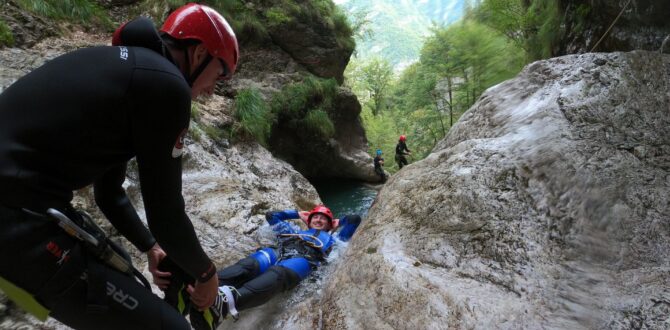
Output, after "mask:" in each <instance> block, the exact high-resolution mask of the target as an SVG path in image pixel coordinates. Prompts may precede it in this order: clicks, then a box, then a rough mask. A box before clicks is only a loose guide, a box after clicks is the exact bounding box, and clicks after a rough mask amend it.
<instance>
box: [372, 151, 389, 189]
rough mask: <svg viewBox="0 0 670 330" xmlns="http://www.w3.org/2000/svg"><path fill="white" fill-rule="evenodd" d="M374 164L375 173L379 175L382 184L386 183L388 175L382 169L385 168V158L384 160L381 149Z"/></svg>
mask: <svg viewBox="0 0 670 330" xmlns="http://www.w3.org/2000/svg"><path fill="white" fill-rule="evenodd" d="M374 164H375V173H377V175H379V177H380V178H381V181H382V182H386V173H385V172H384V168H382V166H384V158H382V150H381V149H377V156H375V159H374Z"/></svg>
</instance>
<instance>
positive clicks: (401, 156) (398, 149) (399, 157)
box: [395, 141, 410, 168]
mask: <svg viewBox="0 0 670 330" xmlns="http://www.w3.org/2000/svg"><path fill="white" fill-rule="evenodd" d="M409 152H410V150H409V149H408V148H407V145H406V144H405V141H398V144H396V146H395V161H396V163H398V167H399V168H402V167H403V166H405V165H407V164H408V163H407V158H405V155H407V154H408V153H409Z"/></svg>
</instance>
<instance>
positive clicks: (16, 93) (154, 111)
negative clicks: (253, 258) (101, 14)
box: [0, 46, 214, 329]
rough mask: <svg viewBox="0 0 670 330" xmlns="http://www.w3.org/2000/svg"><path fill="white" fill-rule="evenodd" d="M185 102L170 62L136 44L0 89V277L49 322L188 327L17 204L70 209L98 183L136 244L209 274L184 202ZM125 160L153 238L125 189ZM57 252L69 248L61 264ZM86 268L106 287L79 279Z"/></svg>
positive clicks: (185, 89) (196, 273)
mask: <svg viewBox="0 0 670 330" xmlns="http://www.w3.org/2000/svg"><path fill="white" fill-rule="evenodd" d="M190 102H191V101H190V88H189V86H188V84H187V82H186V81H185V79H184V77H183V75H182V74H181V72H180V71H179V70H178V69H177V67H176V66H175V65H174V64H173V63H171V62H170V61H169V60H168V59H166V58H165V57H163V56H162V55H161V54H159V53H157V52H155V51H152V50H149V49H147V48H141V47H110V46H103V47H93V48H87V49H81V50H77V51H74V52H71V53H68V54H66V55H63V56H60V57H58V58H55V59H53V60H52V61H50V62H48V63H46V64H45V65H43V66H42V67H40V68H38V69H36V70H34V71H33V72H31V73H29V74H27V75H26V76H24V77H22V78H21V79H19V80H18V81H16V82H15V83H14V84H13V85H12V86H10V87H9V88H8V89H6V90H5V91H4V92H3V93H2V94H0V251H3V258H0V276H2V277H4V278H5V279H7V280H9V281H11V282H13V283H14V284H16V285H18V286H20V287H22V288H23V289H25V290H27V291H28V292H30V293H32V294H34V295H36V297H37V299H38V300H39V301H40V302H41V303H42V304H43V305H45V307H47V308H48V309H50V310H51V311H52V314H51V315H52V316H53V317H55V318H56V319H58V320H60V321H61V322H63V323H65V324H67V325H69V326H71V327H74V328H95V329H103V328H109V329H130V328H138V329H160V328H177V329H181V328H188V324H187V323H186V322H185V320H184V318H183V317H181V316H180V315H179V314H178V313H176V312H175V311H174V310H173V309H172V308H170V306H169V305H167V304H165V303H164V302H163V301H162V300H161V299H160V298H158V297H157V296H155V295H153V294H151V292H149V291H148V290H146V289H145V288H143V287H141V286H140V285H139V284H138V283H137V282H136V281H134V280H133V279H131V278H129V277H127V276H125V275H122V274H120V273H118V272H116V271H115V270H112V269H111V268H109V267H107V266H104V265H102V264H100V265H98V263H99V261H97V260H93V259H91V258H88V257H86V255H87V253H86V251H84V250H83V249H82V248H81V247H80V244H78V243H77V242H76V241H75V240H74V239H72V238H71V237H69V236H67V235H66V234H65V233H64V232H63V231H62V230H61V229H60V228H58V227H57V226H56V225H55V223H54V222H52V221H49V220H47V219H46V218H42V217H40V216H37V215H35V214H31V213H29V212H26V211H25V210H22V209H27V210H30V211H32V212H36V213H44V212H45V210H46V209H47V208H57V209H61V210H63V209H66V208H68V205H69V203H70V200H71V199H72V191H73V190H76V189H80V188H82V187H85V186H87V185H90V184H94V187H95V188H94V189H95V199H96V203H97V204H98V205H99V207H100V209H101V210H102V211H103V213H104V214H105V215H106V216H107V217H108V219H109V220H110V221H111V222H112V224H113V225H114V226H115V227H116V228H117V229H118V230H119V232H120V233H121V234H123V235H124V236H125V237H127V238H128V239H129V240H130V241H131V242H132V243H133V244H134V245H135V246H136V247H137V248H138V249H140V250H141V251H146V250H148V249H149V248H150V247H151V246H152V245H153V244H154V243H155V240H154V237H155V239H156V240H157V241H158V242H159V244H160V246H161V247H162V248H163V249H164V250H165V251H166V253H167V254H168V255H169V256H170V257H171V258H172V259H173V260H174V261H175V262H177V263H178V264H179V265H180V266H181V268H183V269H184V270H186V272H188V273H189V274H190V275H191V276H193V277H195V278H200V279H204V277H203V276H204V274H205V273H209V274H213V270H214V268H213V264H212V262H211V261H210V259H209V258H208V257H207V255H206V254H205V253H204V251H203V250H202V248H201V246H200V244H199V242H198V239H197V237H196V234H195V231H194V228H193V225H192V224H191V222H190V220H189V218H188V217H187V215H186V213H185V211H184V200H183V197H182V195H181V171H182V168H181V157H180V156H181V153H180V152H181V147H182V144H181V142H182V141H183V140H182V139H183V134H184V133H185V132H186V130H187V128H188V124H189V116H190ZM133 157H136V158H137V164H138V168H139V179H140V183H141V189H142V197H143V201H144V207H145V210H146V215H147V220H148V225H149V228H150V230H151V233H149V231H147V229H146V228H145V227H144V226H143V224H142V223H141V221H140V219H139V217H138V216H137V214H136V213H135V210H134V208H133V206H132V205H131V203H130V201H129V200H128V197H127V196H126V193H125V191H124V189H123V188H122V186H121V184H122V183H123V181H124V178H125V167H126V162H127V161H128V160H130V159H131V158H133ZM152 234H153V235H152ZM50 243H53V244H50ZM47 245H49V246H51V249H47V248H46V246H47ZM54 246H56V247H58V249H54ZM54 250H55V251H69V255H68V258H67V259H65V258H61V257H60V256H61V254H60V253H58V254H54V252H53V251H54ZM8 251H12V253H9V252H8ZM56 256H59V257H58V258H56ZM61 259H65V260H61ZM100 266H101V267H100ZM91 268H97V270H98V271H97V272H92V271H90V270H91ZM101 269H102V271H100V270H101ZM82 271H85V272H86V273H87V275H85V276H88V277H91V276H92V274H93V273H95V274H98V275H96V276H101V277H102V281H101V282H100V281H91V280H90V279H89V280H86V281H84V280H81V279H80V277H81V273H82ZM85 276H84V277H85ZM56 278H58V281H57V282H56V281H55V279H56ZM91 282H99V283H102V285H103V290H102V292H105V291H106V294H107V295H106V297H103V298H104V299H102V300H103V301H102V304H101V306H103V307H102V308H98V310H99V311H100V310H102V312H96V313H94V312H92V310H93V309H92V308H90V307H91V305H92V304H90V302H91V301H96V302H98V303H99V302H101V299H100V297H91V292H93V291H92V290H91V288H90V287H91ZM98 289H99V288H98ZM117 292H122V293H123V294H122V295H118V294H116V293H117ZM87 293H88V295H89V296H88V297H87ZM103 296H105V295H104V294H103ZM119 297H126V298H124V299H123V300H122V299H120V298H119ZM128 297H129V298H128ZM117 298H118V299H117ZM121 300H122V301H121ZM87 302H89V304H88V305H87ZM129 302H137V304H135V303H130V304H129ZM135 305H136V306H135ZM129 306H130V307H133V306H134V307H135V308H134V309H131V308H129ZM87 307H88V309H87Z"/></svg>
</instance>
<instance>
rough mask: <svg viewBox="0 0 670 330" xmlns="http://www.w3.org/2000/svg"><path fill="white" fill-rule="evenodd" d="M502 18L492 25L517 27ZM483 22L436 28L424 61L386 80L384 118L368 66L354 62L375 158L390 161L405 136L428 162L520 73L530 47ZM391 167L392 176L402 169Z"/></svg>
mask: <svg viewBox="0 0 670 330" xmlns="http://www.w3.org/2000/svg"><path fill="white" fill-rule="evenodd" d="M496 1H499V2H503V0H496ZM484 2H486V1H484ZM494 16H495V15H494ZM474 17H476V18H477V19H474ZM503 18H504V17H503ZM503 18H500V17H490V18H487V19H493V20H499V21H501V22H504V23H505V24H512V23H513V22H512V21H509V22H507V21H506V20H505V19H503ZM482 19H484V18H482V17H481V15H480V16H475V15H469V16H467V17H466V18H465V19H463V20H461V21H459V22H457V23H455V24H452V25H450V26H439V25H434V26H433V27H432V28H431V35H430V36H428V37H427V38H426V39H425V43H424V45H423V47H422V49H421V56H420V59H419V61H418V62H416V63H414V64H412V65H410V66H408V67H407V68H406V69H405V70H404V71H403V72H402V73H401V74H400V75H399V77H398V78H397V79H393V77H392V76H389V77H388V78H387V79H386V80H385V82H386V83H387V84H388V91H387V92H386V95H385V98H384V106H383V107H382V108H383V109H384V110H383V111H381V112H380V111H378V110H379V108H377V106H378V104H377V102H378V101H377V100H375V99H374V98H373V97H372V94H373V92H372V91H371V90H370V89H368V87H369V86H370V81H369V80H367V79H366V78H365V77H366V76H365V75H363V74H361V72H363V69H362V68H366V67H367V66H368V65H369V64H367V63H366V62H362V63H361V61H354V63H353V64H352V68H351V69H350V68H348V69H347V72H346V74H347V83H348V84H349V85H351V86H352V90H353V91H354V92H355V93H357V95H358V96H359V99H360V100H361V101H362V103H363V104H364V111H363V113H362V118H363V122H364V125H365V129H366V133H367V135H368V140H369V141H370V153H371V155H373V152H374V150H375V149H377V148H380V149H382V150H383V151H384V152H385V153H386V157H387V159H388V158H391V157H392V156H393V153H394V147H395V144H396V142H397V140H398V136H399V135H401V134H404V135H406V136H407V144H408V146H409V148H410V149H411V150H412V151H413V152H412V153H413V157H414V160H418V159H420V158H423V157H425V156H426V155H427V154H428V153H430V151H431V150H432V148H433V147H434V145H435V144H436V143H437V142H438V141H440V140H441V139H442V138H444V136H445V135H446V134H447V133H448V131H449V128H450V127H451V126H452V125H453V124H454V123H455V122H456V121H457V120H458V118H460V116H461V115H462V114H463V113H464V112H465V111H466V110H467V109H468V108H470V106H472V104H474V102H475V101H476V100H477V98H479V96H480V95H481V94H482V93H483V92H484V91H485V90H486V89H487V88H489V87H491V86H493V85H495V84H497V83H499V82H501V81H503V80H505V79H508V78H511V77H512V76H514V75H515V74H516V73H517V72H518V71H519V70H520V69H521V67H522V66H523V64H524V59H525V54H526V53H525V52H524V50H523V49H522V48H521V47H520V45H521V44H524V45H525V43H521V42H519V41H515V40H514V39H510V37H509V36H507V35H504V34H502V33H500V32H498V30H496V29H494V28H492V27H491V25H492V24H483V23H482V22H481V20H482ZM496 24H501V25H503V23H496ZM515 24H516V23H515ZM510 26H511V25H510ZM510 29H511V28H510ZM519 40H525V39H519ZM375 114H376V115H375ZM389 151H390V152H391V155H389V154H388V152H389ZM391 159H392V158H391ZM389 164H391V162H387V166H386V169H387V170H390V171H391V172H393V171H395V170H396V169H397V167H396V165H391V166H389Z"/></svg>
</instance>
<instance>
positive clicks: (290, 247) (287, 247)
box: [277, 229, 332, 263]
mask: <svg viewBox="0 0 670 330" xmlns="http://www.w3.org/2000/svg"><path fill="white" fill-rule="evenodd" d="M322 234H324V235H329V234H328V233H327V232H322V231H321V230H318V229H317V230H316V231H314V233H309V231H307V232H300V233H290V234H289V233H287V234H279V235H277V237H279V246H278V250H279V259H280V260H281V259H288V258H291V257H295V256H302V257H304V258H305V259H307V260H308V261H310V262H315V263H318V262H325V261H326V255H327V254H328V252H330V250H331V248H332V243H331V242H330V241H326V242H324V240H323V237H322V238H319V237H320V236H322ZM329 243H330V246H326V244H329ZM324 248H325V249H324Z"/></svg>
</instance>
